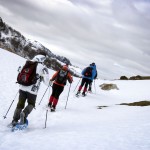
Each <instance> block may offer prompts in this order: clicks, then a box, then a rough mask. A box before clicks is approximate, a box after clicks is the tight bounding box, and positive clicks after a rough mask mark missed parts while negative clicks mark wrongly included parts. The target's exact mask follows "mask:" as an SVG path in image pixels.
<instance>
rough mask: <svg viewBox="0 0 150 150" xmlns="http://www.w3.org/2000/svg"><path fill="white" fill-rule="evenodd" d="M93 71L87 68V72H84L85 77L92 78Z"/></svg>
mask: <svg viewBox="0 0 150 150" xmlns="http://www.w3.org/2000/svg"><path fill="white" fill-rule="evenodd" d="M92 69H93V68H91V67H87V68H85V71H84V74H83V75H84V76H85V77H92Z"/></svg>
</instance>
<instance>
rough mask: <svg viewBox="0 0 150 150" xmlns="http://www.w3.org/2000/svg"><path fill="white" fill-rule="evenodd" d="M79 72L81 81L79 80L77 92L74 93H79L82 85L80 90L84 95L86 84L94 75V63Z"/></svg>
mask: <svg viewBox="0 0 150 150" xmlns="http://www.w3.org/2000/svg"><path fill="white" fill-rule="evenodd" d="M81 74H82V81H81V85H80V86H79V88H78V92H77V94H76V95H77V96H78V95H79V94H80V92H81V90H82V87H83V86H84V89H83V92H82V96H85V95H86V94H85V93H86V91H87V86H88V84H89V82H90V81H91V80H93V79H94V77H95V75H96V65H95V63H92V65H90V66H88V67H86V68H84V69H83V71H82V73H81Z"/></svg>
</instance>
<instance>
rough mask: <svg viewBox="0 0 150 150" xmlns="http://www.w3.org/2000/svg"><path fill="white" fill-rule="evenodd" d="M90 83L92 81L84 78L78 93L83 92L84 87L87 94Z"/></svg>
mask: <svg viewBox="0 0 150 150" xmlns="http://www.w3.org/2000/svg"><path fill="white" fill-rule="evenodd" d="M89 82H90V79H87V78H82V81H81V85H80V86H79V89H78V91H81V89H82V87H83V86H84V89H83V92H86V91H87V86H88V84H89Z"/></svg>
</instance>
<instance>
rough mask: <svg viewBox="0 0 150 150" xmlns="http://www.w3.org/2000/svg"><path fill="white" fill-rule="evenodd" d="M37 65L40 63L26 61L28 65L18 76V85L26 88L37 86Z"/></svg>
mask: <svg viewBox="0 0 150 150" xmlns="http://www.w3.org/2000/svg"><path fill="white" fill-rule="evenodd" d="M37 64H38V62H32V61H26V64H25V65H24V66H23V68H22V70H21V72H20V73H19V74H18V76H17V83H19V84H21V85H24V86H30V85H32V84H35V83H36V81H37V79H38V78H37V77H36V68H37Z"/></svg>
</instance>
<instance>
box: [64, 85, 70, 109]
mask: <svg viewBox="0 0 150 150" xmlns="http://www.w3.org/2000/svg"><path fill="white" fill-rule="evenodd" d="M70 88H71V84H70V87H69V91H68V96H67V101H66V106H65V109H66V107H67V102H68V97H69V93H70Z"/></svg>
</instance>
